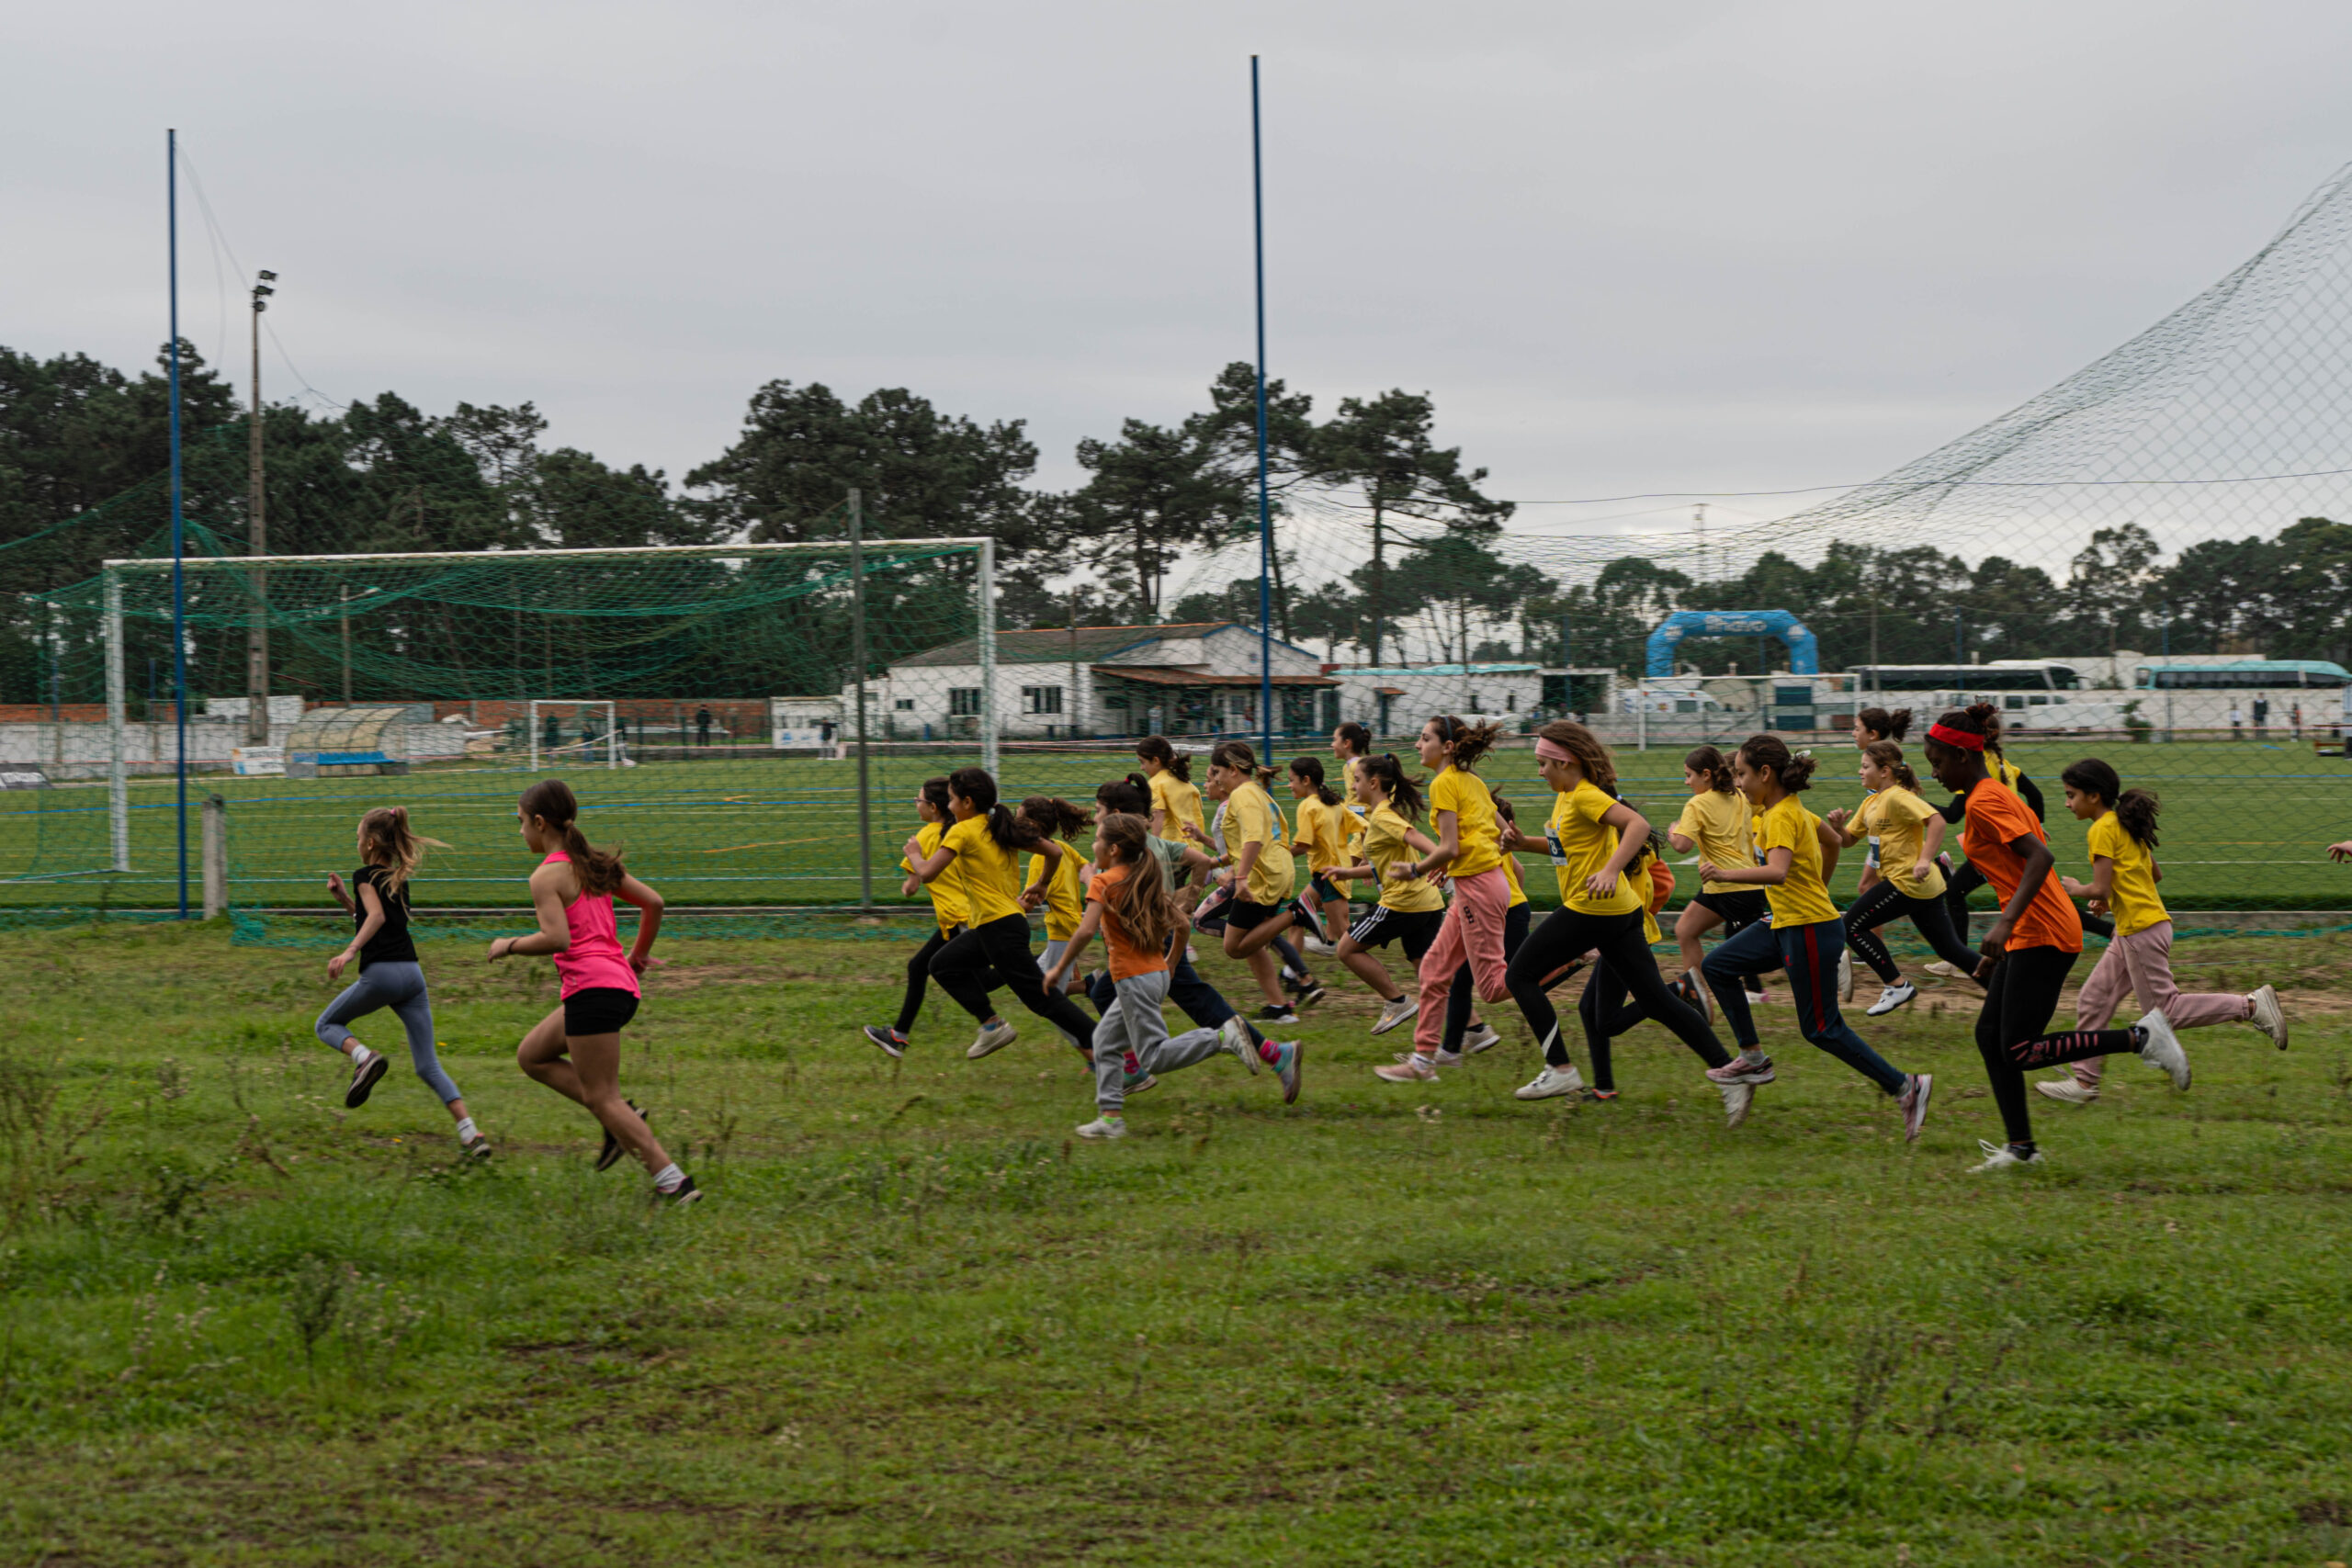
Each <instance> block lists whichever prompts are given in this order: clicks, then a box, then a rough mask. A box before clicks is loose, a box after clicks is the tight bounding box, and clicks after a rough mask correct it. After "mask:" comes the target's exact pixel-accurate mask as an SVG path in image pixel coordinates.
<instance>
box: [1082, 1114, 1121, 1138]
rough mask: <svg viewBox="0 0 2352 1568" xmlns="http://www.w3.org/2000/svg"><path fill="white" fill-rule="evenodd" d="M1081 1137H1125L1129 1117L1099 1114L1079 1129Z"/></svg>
mask: <svg viewBox="0 0 2352 1568" xmlns="http://www.w3.org/2000/svg"><path fill="white" fill-rule="evenodd" d="M1078 1135H1079V1136H1080V1137H1081V1138H1124V1137H1125V1136H1126V1135H1127V1119H1126V1118H1125V1117H1124V1116H1116V1117H1113V1116H1097V1117H1096V1118H1095V1119H1094V1120H1093V1121H1091V1122H1088V1123H1087V1124H1086V1125H1085V1126H1083V1127H1080V1129H1079V1130H1078Z"/></svg>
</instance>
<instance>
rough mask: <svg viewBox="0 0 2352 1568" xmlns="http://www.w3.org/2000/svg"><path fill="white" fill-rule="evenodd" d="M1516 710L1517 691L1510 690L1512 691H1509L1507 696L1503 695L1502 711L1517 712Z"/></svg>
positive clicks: (1517, 704) (1517, 709)
mask: <svg viewBox="0 0 2352 1568" xmlns="http://www.w3.org/2000/svg"><path fill="white" fill-rule="evenodd" d="M1518 711H1519V694H1518V693H1517V692H1512V693H1510V694H1509V695H1507V696H1505V697H1504V698H1503V712H1505V713H1517V712H1518Z"/></svg>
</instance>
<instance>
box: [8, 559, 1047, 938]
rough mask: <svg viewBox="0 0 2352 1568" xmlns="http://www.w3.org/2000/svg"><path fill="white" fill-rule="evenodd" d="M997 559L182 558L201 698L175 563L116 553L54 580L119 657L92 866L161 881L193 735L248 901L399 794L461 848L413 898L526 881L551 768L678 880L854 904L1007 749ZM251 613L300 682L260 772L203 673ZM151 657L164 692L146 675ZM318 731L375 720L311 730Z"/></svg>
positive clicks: (281, 891) (290, 889)
mask: <svg viewBox="0 0 2352 1568" xmlns="http://www.w3.org/2000/svg"><path fill="white" fill-rule="evenodd" d="M994 576H995V542H994V541H993V540H992V539H987V538H945V539H875V540H865V541H857V542H852V541H849V540H845V539H837V540H831V541H826V542H821V543H809V544H774V545H752V544H737V545H716V546H684V547H647V548H624V549H590V550H513V551H483V552H476V553H459V552H449V553H431V554H387V555H342V556H270V557H257V558H236V557H206V558H190V559H187V561H185V562H184V564H183V570H182V574H181V581H182V583H183V589H182V600H183V604H182V606H181V611H180V615H179V622H180V625H181V626H182V627H183V637H184V638H185V642H184V648H185V651H186V657H187V669H188V676H187V681H188V692H189V696H190V700H189V703H188V712H187V716H186V718H185V721H184V722H182V720H181V718H180V716H178V715H176V714H175V713H173V712H172V711H171V708H170V704H169V700H168V697H169V684H168V681H169V671H170V668H171V663H170V660H171V655H172V627H173V624H174V606H173V573H172V562H170V561H169V560H165V559H130V560H112V561H108V562H107V563H106V565H105V568H104V570H103V572H102V573H101V575H100V576H99V577H98V578H97V579H96V580H94V581H92V582H89V583H85V584H84V585H82V587H81V588H80V589H78V590H75V591H73V592H72V593H71V594H68V595H58V596H53V597H55V598H59V599H62V600H70V603H69V604H67V609H66V612H65V614H66V615H67V616H68V618H69V619H70V618H71V616H72V615H74V614H81V615H85V617H86V620H87V622H88V624H89V626H90V629H91V630H92V631H94V632H96V633H97V634H98V635H96V636H95V637H90V638H89V640H90V641H92V642H97V643H101V644H102V647H103V657H104V660H105V671H106V698H107V701H106V719H105V729H104V737H105V739H104V748H103V755H104V762H103V765H102V767H100V766H93V767H91V768H90V769H89V770H88V773H89V775H90V782H91V783H93V784H95V783H96V782H97V778H98V776H100V775H101V774H102V776H103V778H104V781H105V784H106V792H107V793H106V807H105V810H104V811H103V813H98V812H87V811H85V812H84V813H83V814H82V819H84V820H87V821H89V822H91V824H92V825H93V826H95V825H96V823H97V822H100V821H102V822H103V823H104V824H105V829H106V837H105V840H104V841H103V843H99V842H91V843H90V844H88V845H87V847H86V850H85V852H83V853H82V854H81V855H80V857H79V863H82V864H85V866H86V868H87V869H89V870H92V871H98V872H111V873H112V875H111V876H110V877H106V878H102V879H101V880H103V881H106V882H107V884H108V885H109V892H108V894H107V896H108V897H112V898H113V899H114V900H115V901H116V902H117V903H165V902H168V901H169V892H170V888H171V884H172V883H173V882H174V881H175V876H176V850H175V834H176V826H177V822H176V815H177V813H176V791H175V778H176V775H177V774H178V773H179V771H180V768H181V763H182V757H183V754H184V755H185V761H186V767H187V771H188V773H190V774H192V775H200V782H199V781H198V780H197V779H191V783H190V787H189V790H188V795H189V798H190V800H191V801H192V802H193V801H200V800H201V798H202V795H208V794H218V795H222V796H223V797H224V806H223V809H224V810H225V813H226V818H227V822H228V835H229V848H228V859H229V864H230V885H231V888H230V891H231V902H232V905H237V906H243V907H246V908H265V909H266V908H284V907H309V906H312V905H315V904H317V903H319V902H320V900H321V898H322V890H323V886H324V878H325V874H326V873H327V872H328V871H329V870H340V871H344V872H345V873H347V872H348V869H349V867H348V865H347V864H346V862H347V861H348V860H349V858H350V855H351V853H352V845H351V829H352V825H353V822H354V821H356V818H357V817H358V815H359V814H360V813H361V812H363V811H365V810H366V809H367V808H368V807H371V806H378V805H391V804H400V805H404V806H406V807H408V808H409V813H410V818H411V820H412V822H413V824H414V825H415V827H416V829H417V830H418V831H419V832H421V833H424V834H425V835H427V836H429V837H431V838H434V839H437V840H441V841H443V842H444V843H447V844H448V845H450V846H451V848H450V849H448V850H447V851H435V852H434V856H435V858H434V861H433V863H432V864H431V865H430V867H429V869H428V871H427V873H426V874H425V876H424V878H422V879H421V880H420V885H419V904H420V908H424V906H425V905H427V904H440V905H443V906H445V907H446V906H452V905H466V906H472V905H481V904H497V905H501V906H504V905H511V904H512V903H514V902H515V886H516V878H517V876H518V874H525V873H527V870H528V867H527V865H524V866H520V867H519V868H518V866H517V865H516V864H515V863H514V855H513V849H512V845H513V818H514V798H515V795H516V793H518V792H519V790H520V789H521V787H522V786H523V784H526V783H527V782H528V781H529V780H531V779H534V778H537V777H542V776H564V777H568V778H570V779H571V783H572V786H573V789H574V791H575V793H577V794H578V795H580V797H581V801H582V808H583V816H582V826H583V828H584V829H585V830H586V831H587V833H588V834H589V836H590V837H591V838H592V839H593V840H596V841H598V842H618V843H620V844H622V845H623V846H624V847H625V848H626V849H627V851H628V855H629V863H630V865H631V868H632V869H633V870H635V871H636V872H637V874H639V875H640V876H642V877H644V878H645V879H646V880H647V881H649V882H650V883H653V884H654V885H655V886H661V887H662V889H663V892H664V894H665V896H666V897H669V898H670V900H671V901H672V902H673V903H677V904H684V905H687V906H693V907H705V908H712V907H726V908H733V907H739V906H740V907H757V906H770V905H779V904H843V903H861V902H865V901H867V900H868V899H870V898H871V897H872V893H871V891H870V890H871V888H872V887H873V886H874V882H875V879H876V871H875V869H874V868H875V867H876V866H878V867H880V868H881V870H880V872H879V875H880V876H881V877H882V878H883V879H884V883H885V888H884V890H885V891H886V892H895V890H896V879H895V870H894V867H895V863H896V861H897V860H898V858H899V849H898V846H899V843H900V841H901V840H903V839H904V837H905V836H906V833H907V831H908V830H909V829H910V826H911V823H910V820H909V818H910V812H908V811H907V810H905V809H903V808H902V807H903V803H904V801H905V800H907V799H909V798H911V797H912V796H913V795H915V794H916V793H917V791H918V790H919V789H920V787H921V784H922V778H924V777H926V776H930V775H933V774H936V773H944V772H946V771H949V770H952V769H954V768H956V767H961V766H967V765H978V766H981V767H986V768H989V769H991V770H993V769H994V768H995V767H996V765H997V761H998V759H997V716H998V714H999V712H1000V711H1001V705H1002V704H1001V694H1000V693H999V691H998V683H999V682H998V670H997V664H998V660H997V633H996V624H995V615H994V609H993V605H994V600H995V582H994ZM254 626H266V628H267V631H268V637H267V648H268V649H269V660H270V669H269V683H270V690H271V692H272V693H273V694H298V695H299V697H300V705H301V711H300V722H299V723H289V724H285V725H278V726H277V728H274V730H273V733H272V735H271V738H270V739H271V743H272V747H273V748H275V749H281V750H284V762H285V773H283V774H278V773H271V774H269V775H268V776H253V775H252V774H251V773H250V770H249V771H248V773H239V772H238V771H237V764H238V762H239V761H240V760H241V757H242V758H243V760H247V761H249V760H250V757H249V755H247V754H249V753H250V752H251V750H252V749H253V748H252V745H251V741H252V738H251V736H250V735H249V734H248V730H247V723H246V719H245V717H244V715H245V714H246V713H248V712H250V711H251V710H250V707H249V706H248V705H245V704H244V703H242V702H228V703H223V704H221V707H222V708H223V709H224V710H228V711H225V712H223V713H222V714H221V715H220V716H214V715H213V714H212V713H210V712H209V704H208V702H207V700H206V694H224V695H226V694H234V695H235V696H236V697H238V698H243V697H244V695H245V694H246V692H247V690H248V687H247V672H246V665H245V663H244V660H245V659H246V657H247V649H248V645H249V638H248V636H247V634H248V631H249V630H250V629H252V628H253V627H254ZM159 665H160V668H161V670H162V671H163V672H164V679H165V682H166V683H165V685H164V695H163V697H162V698H160V699H159V698H157V697H156V696H155V695H153V683H152V681H151V680H148V679H141V680H139V681H134V680H133V679H132V678H131V672H132V671H140V672H141V676H142V677H145V676H146V675H147V672H148V671H153V670H154V669H156V668H158V666H159ZM861 671H862V672H863V675H864V679H863V680H862V681H861V680H860V679H859V675H860V673H861ZM1014 673H1015V675H1017V673H1018V672H1017V671H1016V672H1014ZM1009 678H1010V677H1009ZM141 688H144V691H143V692H142V690H141ZM1013 700H1014V701H1015V702H1017V701H1018V700H1019V699H1018V695H1017V693H1016V694H1014V696H1013ZM285 706H287V705H284V704H282V703H281V704H279V705H277V707H285ZM330 710H332V711H330ZM273 716H274V717H273V722H274V723H275V719H276V716H277V709H276V708H273ZM90 728H93V729H94V730H95V729H96V728H97V727H96V725H95V724H94V725H92V726H91V727H90ZM278 728H282V729H283V730H284V731H285V733H284V734H280V733H277V729H278ZM819 733H821V734H822V735H823V736H824V737H825V740H826V743H825V744H823V745H816V744H813V743H810V742H809V740H808V737H809V735H811V734H819ZM325 734H333V735H336V736H359V737H364V739H361V740H336V741H334V742H331V743H325V745H326V749H322V743H317V742H312V741H308V740H305V739H302V738H303V737H310V736H318V735H325ZM183 736H184V737H185V739H183ZM289 741H292V742H293V744H292V745H288V742H289ZM306 746H307V747H309V748H310V749H308V750H305V749H304V748H305V747H306ZM95 749H96V748H94V750H95ZM844 762H847V763H848V765H846V766H845V765H844ZM882 801H888V802H890V803H892V804H891V805H889V806H879V805H877V803H878V802H882ZM192 809H193V807H191V810H192ZM93 838H94V839H95V835H93ZM56 858H57V857H56V856H52V859H53V860H54V859H56ZM63 858H65V859H74V858H75V857H74V856H73V855H71V854H66V855H64V856H63Z"/></svg>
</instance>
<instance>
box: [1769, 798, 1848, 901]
mask: <svg viewBox="0 0 2352 1568" xmlns="http://www.w3.org/2000/svg"><path fill="white" fill-rule="evenodd" d="M1753 832H1754V835H1755V839H1756V863H1757V864H1758V865H1762V864H1764V863H1765V862H1766V860H1767V858H1768V857H1769V856H1770V854H1771V852H1773V851H1774V850H1786V851H1788V852H1789V876H1788V880H1787V881H1785V882H1783V883H1781V884H1780V885H1779V886H1774V887H1767V888H1765V889H1764V902H1765V903H1767V904H1769V905H1770V906H1771V908H1772V929H1773V930H1774V931H1787V930H1789V929H1790V928H1792V927H1794V926H1811V925H1818V924H1820V923H1821V922H1822V921H1823V920H1834V919H1837V918H1838V907H1837V906H1836V905H1834V904H1832V903H1831V902H1830V901H1829V889H1828V888H1826V887H1825V886H1822V882H1821V818H1818V817H1815V815H1814V814H1813V813H1812V812H1810V811H1807V810H1806V809H1805V808H1804V807H1802V806H1800V805H1798V804H1797V797H1796V796H1795V795H1782V796H1781V799H1780V802H1779V804H1777V805H1775V806H1774V807H1772V808H1771V809H1770V810H1769V811H1766V812H1764V813H1762V814H1761V815H1759V816H1758V818H1756V821H1755V826H1754V829H1753Z"/></svg>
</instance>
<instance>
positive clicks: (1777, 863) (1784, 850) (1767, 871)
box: [1699, 844, 1797, 887]
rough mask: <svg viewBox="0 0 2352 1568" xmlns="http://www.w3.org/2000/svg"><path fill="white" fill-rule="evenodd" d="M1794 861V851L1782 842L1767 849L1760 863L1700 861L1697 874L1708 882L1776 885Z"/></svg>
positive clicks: (1795, 859) (1785, 875)
mask: <svg viewBox="0 0 2352 1568" xmlns="http://www.w3.org/2000/svg"><path fill="white" fill-rule="evenodd" d="M1796 863H1797V852H1796V851H1794V850H1792V849H1791V848H1789V847H1788V846H1787V845H1786V844H1783V845H1781V847H1780V848H1778V849H1775V850H1769V851H1767V852H1765V855H1764V863H1763V864H1762V865H1714V864H1711V863H1708V862H1706V861H1701V862H1700V863H1699V875H1700V876H1701V878H1702V879H1703V880H1705V881H1708V882H1745V883H1748V884H1751V885H1753V886H1758V887H1778V886H1781V884H1782V883H1783V882H1786V881H1787V880H1788V879H1789V868H1790V867H1791V866H1792V865H1794V864H1796Z"/></svg>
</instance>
